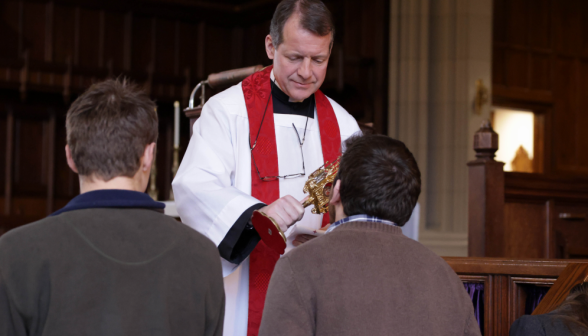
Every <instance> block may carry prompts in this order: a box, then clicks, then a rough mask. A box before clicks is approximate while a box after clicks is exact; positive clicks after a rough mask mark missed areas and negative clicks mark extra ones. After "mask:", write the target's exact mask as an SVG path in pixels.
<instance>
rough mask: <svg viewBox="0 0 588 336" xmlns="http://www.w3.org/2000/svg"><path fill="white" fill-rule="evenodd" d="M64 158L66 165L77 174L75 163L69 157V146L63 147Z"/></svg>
mask: <svg viewBox="0 0 588 336" xmlns="http://www.w3.org/2000/svg"><path fill="white" fill-rule="evenodd" d="M65 157H66V158H67V165H68V166H69V168H71V170H73V172H74V173H76V174H77V173H78V168H77V167H76V163H75V162H74V160H73V158H72V157H71V150H70V149H69V145H65Z"/></svg>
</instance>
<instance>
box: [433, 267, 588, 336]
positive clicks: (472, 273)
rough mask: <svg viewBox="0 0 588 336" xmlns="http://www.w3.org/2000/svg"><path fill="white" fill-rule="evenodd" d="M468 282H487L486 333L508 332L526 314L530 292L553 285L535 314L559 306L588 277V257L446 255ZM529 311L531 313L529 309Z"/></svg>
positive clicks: (455, 269) (485, 296)
mask: <svg viewBox="0 0 588 336" xmlns="http://www.w3.org/2000/svg"><path fill="white" fill-rule="evenodd" d="M444 259H445V261H446V262H447V263H448V264H449V265H450V266H451V267H452V268H453V270H454V271H455V272H456V273H457V274H458V276H459V277H460V278H461V280H462V281H463V282H464V283H479V284H483V288H484V289H483V290H484V293H483V299H484V300H483V301H484V302H483V310H484V312H483V322H482V324H483V330H482V333H483V335H485V336H494V335H508V331H509V329H510V326H511V325H512V323H513V322H514V321H515V320H516V319H517V318H519V317H521V316H522V315H524V314H525V309H526V305H527V304H528V299H530V297H529V294H528V293H529V292H532V291H533V290H534V289H536V288H539V289H540V288H545V287H552V286H553V287H552V288H553V290H551V289H550V290H549V291H548V292H547V294H546V295H545V296H544V298H543V300H542V301H541V303H540V304H539V306H537V309H536V312H534V313H545V312H549V311H551V310H553V309H554V308H556V307H557V306H558V305H559V304H560V303H561V302H562V301H563V299H564V298H565V297H566V296H567V293H568V292H569V290H570V289H571V288H572V287H573V286H574V285H576V284H577V283H579V282H581V281H583V280H584V279H586V278H587V277H588V260H573V261H572V260H554V259H510V258H484V257H444ZM526 313H531V312H530V311H527V312H526Z"/></svg>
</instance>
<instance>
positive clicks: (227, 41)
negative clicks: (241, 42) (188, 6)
mask: <svg viewBox="0 0 588 336" xmlns="http://www.w3.org/2000/svg"><path fill="white" fill-rule="evenodd" d="M231 31H232V30H231V29H230V28H227V27H215V26H211V25H207V26H206V37H205V45H206V57H205V59H204V67H205V69H206V71H207V72H209V73H211V72H219V71H223V70H226V68H227V67H226V64H231V53H232V52H233V46H232V45H231V41H232V38H231V35H232V34H231Z"/></svg>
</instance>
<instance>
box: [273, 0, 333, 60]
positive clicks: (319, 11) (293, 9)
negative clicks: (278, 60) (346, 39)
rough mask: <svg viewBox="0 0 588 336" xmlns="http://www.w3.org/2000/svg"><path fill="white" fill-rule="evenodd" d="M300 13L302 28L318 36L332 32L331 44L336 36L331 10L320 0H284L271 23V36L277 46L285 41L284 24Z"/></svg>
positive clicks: (277, 8)
mask: <svg viewBox="0 0 588 336" xmlns="http://www.w3.org/2000/svg"><path fill="white" fill-rule="evenodd" d="M294 14H299V15H300V25H301V26H302V28H304V29H306V30H308V31H309V32H311V33H313V34H315V35H318V36H327V35H328V34H329V33H330V34H331V46H332V45H333V40H334V38H335V25H334V24H333V17H332V15H331V12H330V11H329V9H328V8H327V6H325V4H324V3H323V2H322V1H320V0H282V1H281V2H280V3H279V4H278V7H276V11H275V12H274V16H273V17H272V22H271V24H270V36H271V37H272V43H273V45H274V47H275V48H277V47H278V46H279V45H280V44H282V42H284V35H283V31H284V26H285V25H286V21H288V19H289V18H290V17H291V16H292V15H294Z"/></svg>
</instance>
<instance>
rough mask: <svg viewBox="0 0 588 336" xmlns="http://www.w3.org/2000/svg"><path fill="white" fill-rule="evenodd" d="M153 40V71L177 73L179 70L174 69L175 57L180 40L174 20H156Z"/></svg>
mask: <svg viewBox="0 0 588 336" xmlns="http://www.w3.org/2000/svg"><path fill="white" fill-rule="evenodd" d="M178 33H179V31H178ZM155 40H156V47H155V59H156V61H157V62H156V64H157V67H156V68H155V71H156V72H157V73H161V74H166V75H173V74H176V75H178V74H179V71H178V72H176V71H175V69H176V62H177V61H176V59H177V58H178V57H179V42H180V41H179V36H176V24H175V22H173V21H170V20H157V30H156V36H155ZM176 47H177V49H176ZM178 69H179V68H178Z"/></svg>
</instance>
